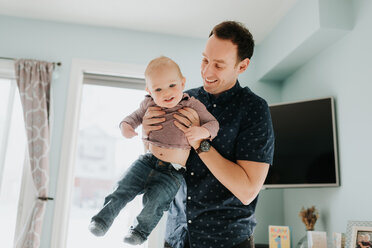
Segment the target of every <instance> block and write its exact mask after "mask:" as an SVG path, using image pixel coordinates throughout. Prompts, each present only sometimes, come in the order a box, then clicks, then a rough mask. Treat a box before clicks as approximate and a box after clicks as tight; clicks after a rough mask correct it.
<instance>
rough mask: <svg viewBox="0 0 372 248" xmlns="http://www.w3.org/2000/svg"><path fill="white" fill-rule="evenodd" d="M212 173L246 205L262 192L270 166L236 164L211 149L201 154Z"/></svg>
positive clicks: (241, 162) (251, 162)
mask: <svg viewBox="0 0 372 248" xmlns="http://www.w3.org/2000/svg"><path fill="white" fill-rule="evenodd" d="M199 157H200V159H201V160H202V161H203V163H204V164H205V165H206V166H207V167H208V169H209V170H210V171H211V173H212V174H213V175H214V176H215V177H216V178H217V179H218V181H220V183H222V184H223V185H224V186H225V187H226V188H227V189H228V190H230V192H231V193H233V194H234V195H235V197H236V198H238V199H239V200H240V201H241V202H242V203H243V204H244V205H248V204H249V203H251V202H252V201H253V200H254V199H255V198H256V197H257V195H258V193H259V192H260V190H261V188H262V185H263V184H264V182H265V178H266V176H267V173H268V171H269V166H270V165H269V164H267V163H259V162H253V161H248V160H238V161H237V163H234V162H232V161H230V160H228V159H226V158H224V157H223V156H221V154H220V153H219V152H218V151H217V150H216V149H214V148H213V147H211V149H210V150H209V151H208V152H202V153H200V154H199Z"/></svg>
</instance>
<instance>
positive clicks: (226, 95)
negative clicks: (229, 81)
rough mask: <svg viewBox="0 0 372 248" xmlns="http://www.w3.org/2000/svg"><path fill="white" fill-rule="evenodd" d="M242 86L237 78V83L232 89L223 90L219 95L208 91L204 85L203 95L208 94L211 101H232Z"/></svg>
mask: <svg viewBox="0 0 372 248" xmlns="http://www.w3.org/2000/svg"><path fill="white" fill-rule="evenodd" d="M241 88H242V87H241V86H240V84H239V81H238V80H236V83H235V85H234V86H233V87H232V88H231V89H228V90H226V91H224V92H222V93H221V94H219V95H218V96H217V97H216V96H214V95H212V94H210V93H208V92H206V91H205V90H204V88H203V87H202V92H203V95H204V96H206V97H207V98H208V99H209V101H210V102H213V103H225V102H228V101H230V100H231V99H232V98H235V97H236V95H237V94H238V92H239V90H240V89H241Z"/></svg>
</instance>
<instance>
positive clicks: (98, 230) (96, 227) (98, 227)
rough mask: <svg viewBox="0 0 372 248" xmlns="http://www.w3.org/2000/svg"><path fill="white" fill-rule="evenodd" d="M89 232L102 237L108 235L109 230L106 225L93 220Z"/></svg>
mask: <svg viewBox="0 0 372 248" xmlns="http://www.w3.org/2000/svg"><path fill="white" fill-rule="evenodd" d="M88 229H89V231H90V232H91V233H93V234H94V235H95V236H97V237H101V236H103V235H105V234H106V232H107V230H108V228H107V227H106V225H105V224H103V223H100V222H97V221H94V220H92V221H91V222H90V224H89V227H88Z"/></svg>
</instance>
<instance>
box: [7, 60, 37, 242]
mask: <svg viewBox="0 0 372 248" xmlns="http://www.w3.org/2000/svg"><path fill="white" fill-rule="evenodd" d="M14 63H15V61H14V60H10V59H0V78H2V79H8V80H10V81H11V92H10V94H11V96H10V97H9V99H8V103H9V104H8V110H7V116H8V117H11V115H12V110H13V107H14V101H15V94H16V91H17V90H16V88H17V85H16V84H17V83H16V74H15V65H14ZM8 120H9V123H8V125H6V126H8V128H10V122H11V118H8ZM7 131H8V132H7V133H8V134H9V131H10V129H8V130H7ZM7 143H8V138H5V139H4V140H3V142H2V144H0V149H2V150H1V151H0V154H1V155H4V156H3V159H4V161H0V167H1V168H0V183H1V180H2V177H3V168H4V166H5V154H6V149H7V148H6V145H7ZM27 149H28V148H27V144H25V151H26V153H25V154H27V152H28V150H27ZM22 166H23V168H22V177H21V188H20V192H19V200H18V206H17V214H16V216H17V217H16V225H15V230H14V232H15V234H14V237H15V240H14V244H15V242H16V240H17V237H18V236H19V233H20V232H21V231H22V230H21V229H22V227H23V225H24V224H25V223H26V221H27V218H28V215H29V208H28V207H26V208H24V206H29V205H30V202H32V201H33V199H32V198H30V196H33V195H35V193H34V192H35V190H34V187H33V182H32V176H31V172H30V167H29V160H28V158H27V156H25V158H24V162H23V165H22ZM0 190H1V189H0Z"/></svg>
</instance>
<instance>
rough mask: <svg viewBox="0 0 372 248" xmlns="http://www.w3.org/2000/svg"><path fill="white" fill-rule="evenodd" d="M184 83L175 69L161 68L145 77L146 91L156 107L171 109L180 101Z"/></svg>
mask: <svg viewBox="0 0 372 248" xmlns="http://www.w3.org/2000/svg"><path fill="white" fill-rule="evenodd" d="M185 81H186V80H185V78H182V77H181V76H180V75H179V73H178V72H177V71H176V70H175V69H173V68H171V67H170V68H163V69H161V70H158V71H154V72H152V73H151V75H148V76H147V77H146V84H147V87H146V90H147V92H148V93H149V94H150V95H151V97H152V98H153V99H154V101H155V103H156V104H157V105H158V106H160V107H163V108H173V107H175V106H176V105H177V104H178V103H179V102H180V101H181V99H182V96H183V89H184V88H185Z"/></svg>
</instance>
